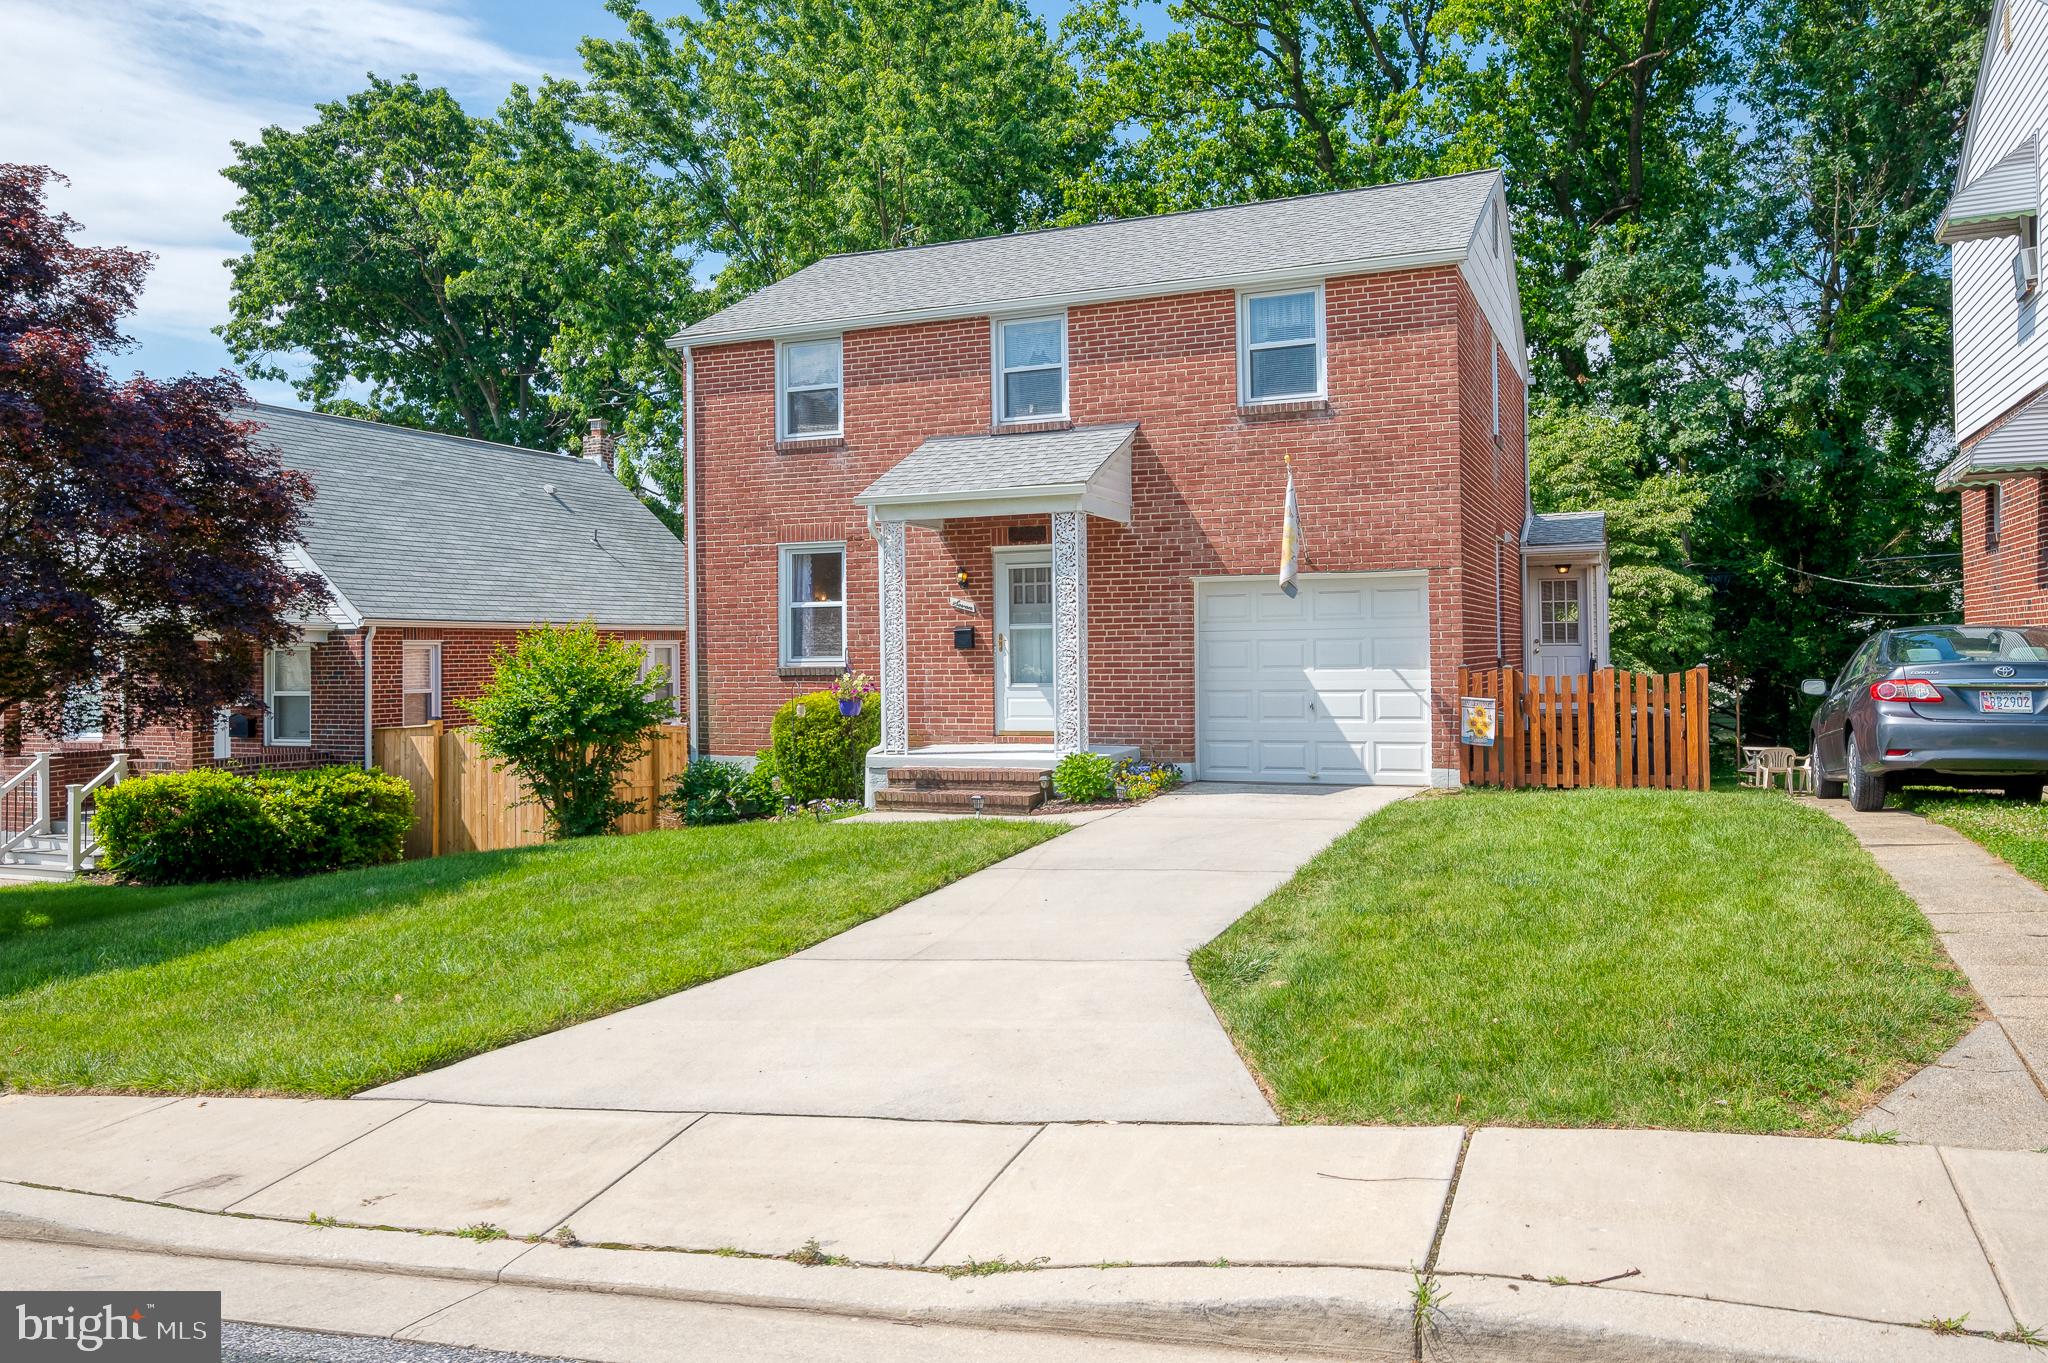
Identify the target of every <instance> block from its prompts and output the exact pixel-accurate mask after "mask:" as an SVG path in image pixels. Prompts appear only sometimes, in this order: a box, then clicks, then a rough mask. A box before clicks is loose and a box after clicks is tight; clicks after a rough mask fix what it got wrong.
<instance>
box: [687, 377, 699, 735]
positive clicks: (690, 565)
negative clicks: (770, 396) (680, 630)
mask: <svg viewBox="0 0 2048 1363" xmlns="http://www.w3.org/2000/svg"><path fill="white" fill-rule="evenodd" d="M683 554H684V556H685V558H686V559H687V562H686V563H685V564H684V565H683V594H684V601H683V609H685V610H686V611H688V612H689V628H688V629H687V630H686V631H685V634H684V638H683V659H684V661H683V681H684V685H685V686H686V687H687V688H688V689H687V691H686V692H685V694H686V695H687V696H688V697H689V703H688V705H687V707H686V709H685V713H684V721H683V722H684V726H685V733H684V743H685V744H686V745H687V748H688V751H689V755H690V757H691V759H692V760H695V759H696V757H697V755H698V748H697V744H698V738H699V734H700V732H701V731H700V730H699V729H698V727H697V618H698V617H697V356H696V353H695V352H694V351H692V350H691V348H690V347H689V346H684V347H683Z"/></svg>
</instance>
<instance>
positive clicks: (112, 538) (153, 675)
mask: <svg viewBox="0 0 2048 1363" xmlns="http://www.w3.org/2000/svg"><path fill="white" fill-rule="evenodd" d="M52 181H57V182H59V183H62V177H60V176H57V175H55V174H54V173H53V172H51V171H50V170H48V169H46V168H44V167H41V166H19V165H0V711H6V712H11V715H12V716H13V717H14V718H20V719H25V720H27V722H29V723H30V724H32V725H34V726H35V727H38V728H44V729H54V728H58V727H61V725H62V723H63V714H62V710H63V708H64V697H65V696H66V695H67V693H70V692H72V691H75V690H78V689H81V688H88V687H92V686H94V685H97V684H100V683H102V682H105V681H106V680H108V679H109V678H115V679H118V690H117V691H115V692H110V699H116V700H118V703H119V704H120V705H121V706H122V707H123V708H124V711H125V714H126V716H127V718H128V719H129V720H130V721H131V722H132V723H145V722H148V721H151V720H155V719H160V718H164V717H166V716H172V715H176V716H179V717H183V716H185V715H189V714H191V713H192V712H194V711H203V710H209V709H213V708H215V707H217V706H221V705H225V704H231V703H234V702H238V701H241V700H243V699H245V698H246V696H247V694H248V690H249V682H250V679H251V678H252V677H254V676H255V675H256V664H257V660H258V658H259V656H260V650H261V649H263V648H265V647H267V646H270V645H274V644H281V643H284V642H286V641H288V640H289V639H290V638H291V637H292V634H293V630H292V628H291V627H290V626H289V625H287V624H286V623H285V616H286V614H287V613H288V612H290V611H293V610H300V609H306V608H310V607H312V606H315V605H318V604H319V603H320V602H321V601H322V600H323V599H324V593H323V589H322V588H321V587H320V585H319V583H318V581H317V580H316V579H314V578H312V577H310V576H306V575H302V574H299V573H295V572H293V571H291V570H290V569H288V568H287V567H285V566H284V562H283V559H282V557H281V554H282V551H283V550H284V548H285V547H286V546H287V545H289V544H291V543H292V542H294V541H295V540H296V539H297V538H298V532H299V528H300V525H301V521H302V517H303V515H304V509H305V503H306V501H307V500H308V499H309V498H310V497H311V495H312V488H311V485H310V484H309V483H308V482H307V480H306V479H305V478H304V477H303V476H301V475H299V474H297V473H292V472H288V471H286V470H285V469H284V468H282V467H281V466H280V465H279V464H278V461H277V459H276V457H275V455H274V454H272V453H271V452H270V451H268V450H267V449H265V448H264V447H263V445H262V443H261V441H260V440H259V439H258V438H257V434H256V432H257V428H256V427H255V426H254V425H252V424H251V423H249V422H246V421H241V420H238V419H237V418H236V416H235V411H234V408H235V405H236V404H237V403H240V402H243V401H245V400H246V399H245V398H244V396H243V393H242V390H241V387H240V386H239V385H238V384H237V383H235V382H234V380H233V379H232V378H229V377H227V376H225V375H222V376H219V377H214V378H200V377H186V378H181V379H175V380H172V381H170V382H161V381H158V380H155V379H149V378H145V377H143V376H141V375H136V376H135V377H133V378H130V379H128V380H126V381H124V382H118V383H117V382H115V381H114V380H113V379H111V378H110V377H109V376H108V374H107V371H106V368H105V366H104V364H103V362H102V361H103V356H104V355H105V354H106V353H108V352H110V351H113V350H116V349H118V348H119V347H121V346H122V345H124V344H126V342H125V340H124V338H123V337H122V336H121V333H120V325H121V319H122V317H123V316H124V315H125V314H126V313H127V312H129V311H130V310H131V309H132V308H133V307H134V305H135V297H136V294H137V292H138V291H139V290H140V289H141V287H142V281H143V278H144V276H145V275H146V274H147V273H148V270H149V261H150V258H149V256H148V255H146V254H145V253H142V252H139V251H129V250H123V249H120V248H118V247H91V246H81V245H79V244H78V243H76V242H75V241H73V240H71V237H72V235H73V234H74V233H76V232H77V231H78V230H79V228H78V224H77V223H76V222H74V221H72V220H71V219H70V218H69V217H66V216H64V215H62V214H53V213H51V212H50V211H49V210H48V208H47V207H46V205H45V196H46V192H47V188H48V186H49V184H50V183H51V182H52Z"/></svg>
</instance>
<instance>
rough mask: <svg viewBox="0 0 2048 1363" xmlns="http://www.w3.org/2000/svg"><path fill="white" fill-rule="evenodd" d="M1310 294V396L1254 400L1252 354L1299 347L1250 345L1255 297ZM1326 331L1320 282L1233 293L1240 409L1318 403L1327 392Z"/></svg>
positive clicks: (1274, 343) (1290, 343)
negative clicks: (1313, 361)
mask: <svg viewBox="0 0 2048 1363" xmlns="http://www.w3.org/2000/svg"><path fill="white" fill-rule="evenodd" d="M1297 293H1313V294H1314V295H1315V297H1316V301H1315V314H1316V336H1315V346H1316V386H1315V391H1314V392H1312V393H1288V394H1286V395H1285V396H1274V397H1268V398H1255V397H1253V396H1252V395H1251V393H1252V351H1253V350H1254V349H1258V350H1279V349H1285V348H1288V347H1290V346H1298V345H1300V344H1302V342H1300V341H1266V342H1263V343H1261V344H1260V345H1258V346H1256V347H1255V346H1253V345H1252V344H1251V341H1250V339H1249V338H1250V336H1251V307H1252V300H1253V299H1255V298H1285V297H1287V296H1288V295H1289V294H1297ZM1328 333H1329V328H1328V327H1327V326H1326V325H1325V322H1324V316H1323V284H1322V281H1321V280H1316V281H1314V282H1312V283H1302V284H1291V285H1289V286H1288V287H1286V288H1284V289H1271V288H1261V289H1240V290H1238V294H1237V405H1238V406H1240V407H1274V406H1279V405H1281V404H1284V403H1289V402H1319V401H1321V400H1322V399H1324V398H1326V397H1328V396H1329V392H1330V379H1329V371H1330V345H1329V334H1328Z"/></svg>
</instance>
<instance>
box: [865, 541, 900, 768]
mask: <svg viewBox="0 0 2048 1363" xmlns="http://www.w3.org/2000/svg"><path fill="white" fill-rule="evenodd" d="M870 528H871V529H872V530H873V531H874V535H875V548H876V553H877V556H878V559H879V562H880V572H879V575H878V581H877V591H876V595H877V596H878V597H879V598H880V599H881V603H882V751H883V752H885V753H907V752H909V751H910V647H909V638H910V620H909V606H908V600H909V593H908V588H907V587H906V586H905V580H904V569H903V522H902V521H884V520H877V521H874V522H873V523H872V525H871V526H870Z"/></svg>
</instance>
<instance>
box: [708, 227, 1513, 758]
mask: <svg viewBox="0 0 2048 1363" xmlns="http://www.w3.org/2000/svg"><path fill="white" fill-rule="evenodd" d="M1325 294H1326V299H1325V308H1326V315H1327V333H1328V345H1329V354H1328V359H1327V365H1328V375H1329V391H1330V395H1331V397H1330V401H1329V403H1328V404H1327V406H1326V407H1325V408H1322V409H1319V410H1314V411H1307V412H1294V413H1290V414H1287V415H1279V416H1272V415H1268V416H1264V417H1253V416H1247V415H1244V414H1241V413H1240V412H1239V411H1238V409H1237V407H1236V396H1237V352H1236V300H1235V295H1234V294H1233V293H1231V292H1229V291H1227V290H1218V291H1214V292H1207V293H1199V294H1189V295H1183V296H1179V297H1172V298H1163V299H1150V300H1144V301H1139V302H1120V303H1105V304H1098V305H1094V306H1089V307H1077V308H1073V309H1070V310H1069V312H1068V316H1067V337H1068V352H1069V366H1070V378H1069V394H1068V396H1069V410H1070V411H1071V413H1072V415H1073V418H1074V420H1075V421H1076V422H1078V423H1081V424H1091V423H1097V422H1109V421H1138V422H1139V423H1141V424H1140V429H1139V434H1138V439H1137V442H1136V445H1135V447H1134V449H1133V460H1132V462H1133V468H1132V503H1133V506H1132V512H1133V517H1132V523H1131V525H1129V526H1128V527H1125V526H1119V525H1115V524H1113V523H1110V522H1106V521H1102V520H1091V521H1090V523H1089V544H1090V554H1089V593H1090V596H1089V619H1090V634H1089V650H1090V677H1089V698H1090V722H1091V728H1092V730H1093V734H1094V736H1095V737H1096V738H1097V739H1098V740H1100V741H1110V742H1134V743H1139V744H1141V745H1142V746H1143V747H1144V749H1145V751H1146V752H1147V754H1148V755H1151V756H1155V757H1162V758H1172V759H1175V760H1180V761H1188V760H1191V759H1192V757H1193V755H1194V754H1193V746H1194V656H1193V651H1194V648H1193V645H1194V619H1193V610H1194V592H1193V586H1192V580H1193V579H1194V578H1196V577H1202V576H1213V575H1224V574H1237V573H1267V572H1272V571H1274V570H1275V569H1276V568H1277V567H1278V546H1279V538H1280V510H1281V504H1282V497H1283V492H1284V488H1285V484H1286V468H1285V465H1284V464H1283V462H1282V457H1283V455H1286V454H1290V453H1291V454H1292V455H1293V457H1294V468H1295V473H1296V481H1297V486H1298V492H1299V499H1300V505H1301V515H1302V524H1303V538H1304V541H1305V544H1304V549H1305V552H1304V562H1303V569H1304V571H1310V572H1365V571H1375V570H1396V569H1426V570H1427V571H1428V574H1429V592H1430V606H1431V610H1432V614H1433V616H1434V618H1435V630H1434V635H1433V640H1432V676H1433V679H1434V685H1435V691H1436V720H1437V723H1436V756H1435V760H1436V765H1438V766H1439V767H1450V766H1453V765H1455V735H1454V732H1453V726H1454V723H1455V711H1456V697H1455V694H1454V693H1455V689H1456V668H1457V666H1458V665H1459V664H1460V663H1461V662H1470V663H1483V664H1488V665H1490V664H1491V663H1492V662H1493V660H1494V657H1495V651H1494V632H1493V631H1494V626H1493V621H1494V609H1493V607H1494V594H1493V585H1494V569H1493V553H1492V547H1491V546H1492V541H1493V537H1495V536H1497V535H1498V534H1499V533H1500V532H1501V531H1502V530H1519V528H1520V525H1521V516H1522V503H1523V491H1522V476H1523V453H1522V444H1521V440H1522V432H1521V409H1522V402H1521V390H1520V387H1519V384H1518V382H1517V380H1516V378H1515V375H1514V372H1513V370H1512V368H1509V367H1507V366H1505V365H1504V366H1503V384H1502V396H1501V403H1502V412H1503V418H1504V427H1505V429H1504V436H1503V441H1502V444H1501V447H1500V449H1499V450H1498V452H1496V450H1495V448H1494V444H1493V437H1492V433H1491V428H1490V412H1491V402H1492V386H1491V383H1492V381H1491V371H1490V368H1482V367H1480V365H1481V362H1482V360H1483V357H1484V355H1485V354H1486V350H1485V347H1486V346H1487V345H1489V344H1490V343H1491V338H1490V336H1488V335H1487V332H1486V327H1485V323H1484V320H1483V317H1482V316H1481V314H1480V312H1479V309H1478V306H1477V304H1476V303H1475V302H1474V300H1473V299H1472V296H1471V294H1470V292H1469V291H1468V290H1467V289H1466V287H1465V285H1464V282H1463V280H1462V279H1461V277H1460V276H1459V274H1458V272H1457V270H1456V269H1455V268H1454V267H1437V268H1432V269H1425V270H1409V271H1401V272H1397V273H1388V274H1377V275H1363V276H1355V277H1350V278H1344V279H1333V280H1330V281H1328V282H1327V284H1326V286H1325ZM1475 356H1476V357H1479V358H1475ZM696 365H697V392H698V399H699V404H700V406H699V413H698V421H699V425H698V437H699V446H698V447H699V451H700V457H699V482H700V487H699V505H698V516H699V529H698V534H699V553H700V562H699V565H698V580H699V583H700V597H701V599H700V602H699V607H698V609H699V624H700V629H701V631H702V632H701V638H700V659H701V663H702V666H703V678H702V680H703V685H704V687H705V691H706V695H705V698H704V712H705V724H704V728H703V732H702V734H701V739H702V741H703V743H704V744H705V746H706V748H707V749H708V750H709V751H713V752H717V753H720V754H736V753H745V752H751V751H752V750H754V749H755V748H757V747H760V746H762V745H763V744H765V743H766V742H767V738H768V721H769V719H770V717H771V716H772V715H773V713H774V711H775V708H776V707H777V706H778V705H779V704H780V703H781V702H782V701H783V700H784V699H786V698H787V697H788V696H790V695H793V694H796V693H798V692H800V691H804V690H810V689H815V688H816V687H817V686H818V685H819V684H820V681H819V678H818V677H817V676H816V675H815V674H810V675H803V674H791V673H783V672H778V669H777V656H778V631H779V623H778V609H779V603H778V588H779V581H778V568H777V558H776V547H777V545H778V544H784V543H791V542H799V541H815V540H844V541H845V543H846V545H847V579H848V581H847V590H848V599H849V603H850V604H849V612H848V631H847V634H848V647H849V652H850V657H851V662H852V665H853V666H854V667H855V668H856V669H857V670H863V671H866V672H868V673H870V674H871V675H872V674H874V673H875V672H876V671H877V670H878V659H877V633H878V624H877V620H876V604H875V602H876V598H875V572H876V565H875V549H874V544H873V541H872V540H871V539H870V538H869V536H868V534H867V531H866V526H865V519H864V516H863V514H862V513H861V511H860V510H859V509H858V508H857V507H855V506H854V505H853V498H854V497H855V496H856V495H858V494H859V493H860V492H861V491H862V490H863V489H864V488H865V487H866V486H867V485H868V484H869V483H870V482H872V481H873V480H874V479H875V478H876V477H877V476H879V475H880V474H881V473H882V472H883V471H884V470H885V469H887V468H889V467H890V466H892V465H893V464H895V463H896V462H897V461H898V460H900V459H902V458H903V457H904V456H905V455H907V454H909V453H910V452H911V451H912V450H913V449H915V448H916V447H917V445H918V444H919V443H920V442H921V441H923V440H924V439H926V438H927V437H929V436H933V435H941V434H957V433H961V432H973V431H980V430H986V429H987V428H988V424H989V416H990V414H989V402H990V398H989V325H988V322H987V320H986V319H980V318H977V319H968V320H964V321H945V322H933V323H925V324H919V325H913V326H904V327H892V328H881V329H876V330H871V331H862V332H852V333H849V334H848V335H847V336H846V338H845V350H844V365H845V380H846V397H845V430H846V438H845V439H844V440H843V441H829V442H812V443H809V444H806V445H804V446H799V447H785V448H783V449H781V450H778V449H777V447H776V444H775V438H774V421H775V413H774V401H775V398H774V349H773V346H772V345H771V344H770V343H767V342H750V343H741V344H735V345H729V346H714V347H709V348H700V349H699V350H698V351H697V353H696ZM1475 371H1476V372H1475ZM1034 523H1036V524H1039V525H1042V524H1044V518H1043V517H1040V518H1036V520H1035V522H1034ZM1006 524H1008V522H995V521H959V522H952V523H949V524H948V526H947V527H946V529H945V531H944V532H943V533H937V532H931V531H922V530H916V529H913V530H911V531H910V532H909V535H908V537H907V541H908V544H907V549H908V552H907V559H908V576H909V584H908V585H909V610H910V626H911V640H910V648H911V661H910V716H909V718H910V726H911V736H912V741H913V742H914V743H924V742H931V741H977V740H979V741H987V740H988V739H990V738H991V737H992V736H993V723H994V700H993V694H994V658H993V654H992V653H991V651H990V650H989V648H988V646H987V645H988V639H989V634H990V627H991V623H992V622H991V616H990V609H991V602H990V595H989V589H990V585H991V578H992V568H993V565H992V561H991V558H990V555H989V548H990V546H991V544H992V543H1000V542H1001V532H1002V528H1003V526H1004V525H1006ZM1504 562H1505V563H1506V565H1507V572H1506V578H1507V581H1506V583H1505V585H1504V607H1505V610H1506V612H1507V620H1508V626H1507V638H1508V640H1509V652H1510V653H1511V654H1512V653H1513V652H1514V651H1515V650H1514V647H1513V642H1512V641H1513V640H1514V639H1515V638H1516V637H1517V627H1516V625H1515V623H1514V622H1515V621H1516V620H1517V619H1518V612H1519V599H1520V598H1519V563H1518V560H1517V559H1516V558H1515V557H1514V556H1513V555H1512V554H1509V555H1507V556H1505V558H1504ZM960 568H965V569H967V571H968V572H969V574H970V586H969V589H968V591H967V592H966V593H965V594H966V595H968V596H970V597H972V598H973V599H974V600H975V601H976V603H977V605H978V606H979V607H980V614H979V615H977V616H975V617H971V618H970V617H967V616H964V615H961V614H959V613H957V612H956V611H954V610H953V609H952V608H951V607H950V606H949V605H948V598H950V597H952V596H955V595H959V594H961V593H960V592H959V590H958V588H957V587H956V586H955V585H954V580H953V579H954V573H955V572H956V571H957V570H958V569H960ZM1468 581H1474V582H1475V583H1476V590H1475V595H1474V597H1473V599H1472V600H1471V601H1470V602H1467V601H1466V600H1465V584H1466V583H1467V582H1468ZM970 620H971V623H974V624H975V625H976V626H977V629H978V632H979V635H980V638H979V640H978V646H977V647H976V648H975V649H974V650H972V651H960V652H956V651H955V650H954V649H953V647H952V630H953V628H954V627H955V626H956V625H958V624H963V623H969V622H970Z"/></svg>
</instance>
